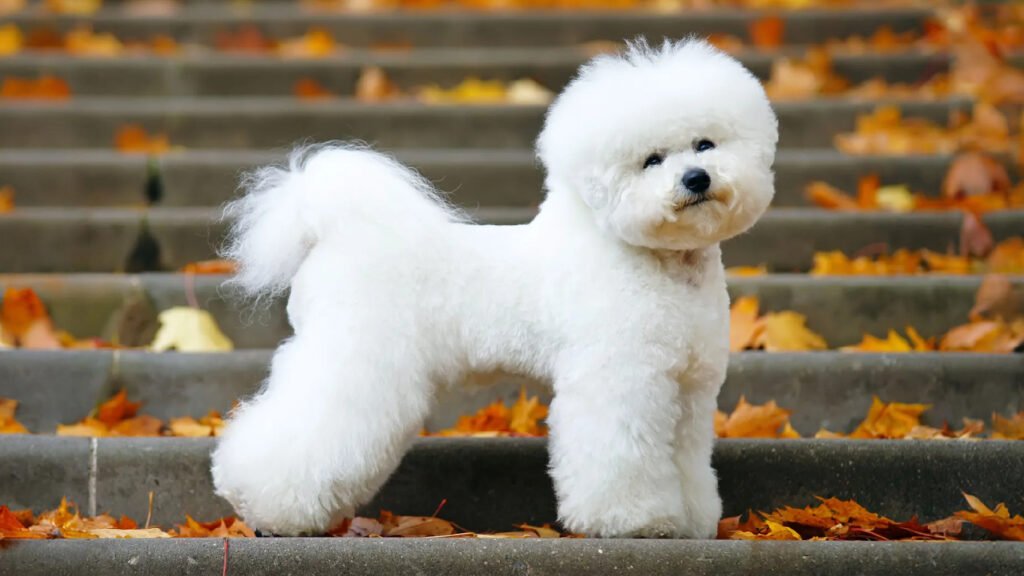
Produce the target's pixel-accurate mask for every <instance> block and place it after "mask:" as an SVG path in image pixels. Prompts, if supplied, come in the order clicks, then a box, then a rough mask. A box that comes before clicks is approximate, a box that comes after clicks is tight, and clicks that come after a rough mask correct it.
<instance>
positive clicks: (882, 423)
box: [849, 396, 931, 438]
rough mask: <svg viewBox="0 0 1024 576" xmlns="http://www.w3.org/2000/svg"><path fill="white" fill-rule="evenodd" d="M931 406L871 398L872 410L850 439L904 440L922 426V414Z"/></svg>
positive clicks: (876, 397)
mask: <svg viewBox="0 0 1024 576" xmlns="http://www.w3.org/2000/svg"><path fill="white" fill-rule="evenodd" d="M929 408H931V405H929V404H904V403H901V402H889V403H886V402H882V401H881V400H880V399H879V398H878V396H872V397H871V409H870V410H869V411H868V415H867V418H865V419H864V421H863V422H861V423H860V425H859V426H857V429H856V430H854V431H853V432H852V433H851V434H850V436H849V437H850V438H903V437H905V436H906V435H907V434H909V433H910V431H911V430H912V429H913V428H914V427H915V426H919V425H920V424H921V414H923V413H924V412H926V411H927V410H928V409H929Z"/></svg>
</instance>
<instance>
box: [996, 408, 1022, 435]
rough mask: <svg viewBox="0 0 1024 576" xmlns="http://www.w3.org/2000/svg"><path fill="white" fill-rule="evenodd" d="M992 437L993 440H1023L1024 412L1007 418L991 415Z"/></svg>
mask: <svg viewBox="0 0 1024 576" xmlns="http://www.w3.org/2000/svg"><path fill="white" fill-rule="evenodd" d="M992 438H993V439H994V440H1024V412H1018V413H1016V414H1014V415H1013V416H1011V417H1009V418H1005V417H1003V416H1001V415H999V414H993V415H992Z"/></svg>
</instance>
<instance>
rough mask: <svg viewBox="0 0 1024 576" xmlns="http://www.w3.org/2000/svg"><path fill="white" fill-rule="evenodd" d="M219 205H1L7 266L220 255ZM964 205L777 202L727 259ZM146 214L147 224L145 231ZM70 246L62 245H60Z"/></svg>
mask: <svg viewBox="0 0 1024 576" xmlns="http://www.w3.org/2000/svg"><path fill="white" fill-rule="evenodd" d="M469 214H470V216H471V217H473V218H474V219H475V220H476V221H477V222H481V223H486V224H522V223H525V222H529V221H530V220H531V219H532V218H533V216H534V215H535V214H536V209H535V208H508V207H481V208H477V209H473V210H469ZM219 216H220V213H219V211H218V210H217V209H215V208H210V207H207V208H155V209H151V210H148V211H146V210H141V209H131V208H129V209H119V208H81V209H77V210H73V211H68V210H64V209H60V208H25V209H19V210H15V211H14V212H12V213H10V214H7V215H0V237H3V238H10V239H12V240H11V241H13V242H16V243H18V244H19V247H20V249H19V250H5V251H0V272H4V273H50V272H120V271H125V270H130V268H127V266H128V263H129V260H130V257H131V256H132V254H133V253H135V247H136V246H137V245H138V243H139V242H140V236H145V237H146V238H148V239H150V240H151V241H152V242H153V243H155V244H156V246H157V247H158V248H159V255H158V257H157V258H155V260H154V261H153V262H152V263H151V264H150V267H149V268H147V270H162V271H173V270H177V269H180V268H181V267H182V266H184V265H185V264H188V263H189V262H195V261H198V260H207V259H210V258H214V257H216V251H217V247H218V246H220V245H221V244H222V241H223V236H224V234H225V230H226V225H225V223H223V222H219V221H218V218H219ZM962 219H963V215H962V214H961V213H959V212H945V213H926V212H917V213H909V214H893V213H855V212H828V211H821V210H815V209H800V208H777V209H773V210H770V211H769V212H768V213H767V214H766V215H765V216H764V217H763V218H762V219H761V221H760V222H758V223H757V224H756V225H755V226H754V228H753V229H752V230H751V231H749V232H747V233H745V234H742V235H740V236H737V237H736V238H733V239H731V240H728V241H726V242H725V243H724V244H723V248H722V251H723V258H724V261H725V264H726V266H740V265H765V266H767V267H768V268H769V270H771V271H773V272H801V271H807V270H808V269H810V268H811V266H812V263H813V258H814V253H815V252H818V251H827V250H840V251H842V252H844V253H846V254H850V255H853V254H856V253H858V252H860V251H861V250H863V249H865V248H869V249H871V250H872V252H877V251H878V249H879V247H880V246H883V245H884V246H886V247H888V248H889V249H890V250H895V249H898V248H911V249H919V248H927V249H930V250H934V251H938V252H943V253H945V252H948V251H950V250H951V249H953V250H955V249H956V246H957V245H958V242H959V231H960V225H961V222H962ZM985 222H986V224H987V225H988V227H989V228H990V229H991V231H992V233H993V235H994V236H995V238H996V239H997V240H1002V239H1005V238H1009V237H1011V236H1015V235H1019V234H1020V231H1021V230H1022V229H1024V211H1019V210H1017V211H1006V212H995V213H990V214H988V215H986V216H985ZM144 224H145V228H146V230H148V232H146V234H145V235H144V234H143V232H144ZM54 246H61V247H62V249H61V250H54V249H53V247H54Z"/></svg>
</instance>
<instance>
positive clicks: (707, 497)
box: [675, 388, 722, 538]
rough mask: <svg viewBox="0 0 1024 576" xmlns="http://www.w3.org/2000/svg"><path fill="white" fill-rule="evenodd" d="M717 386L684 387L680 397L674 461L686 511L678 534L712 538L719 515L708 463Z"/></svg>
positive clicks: (715, 480)
mask: <svg viewBox="0 0 1024 576" xmlns="http://www.w3.org/2000/svg"><path fill="white" fill-rule="evenodd" d="M717 395H718V392H717V388H715V389H713V390H707V389H701V390H696V391H693V390H687V389H685V388H684V390H683V392H682V397H681V400H680V406H681V407H682V414H681V417H680V418H679V422H678V423H677V424H676V442H675V461H676V466H677V467H678V468H679V476H680V478H681V479H682V483H683V485H682V489H683V506H684V508H685V510H686V512H685V514H684V515H683V516H682V518H680V526H679V527H680V536H683V537H685V538H712V537H714V535H715V533H716V532H717V531H718V520H719V519H720V518H721V517H722V499H721V497H720V496H719V495H718V478H717V477H716V476H715V470H714V469H713V468H712V467H711V453H712V451H713V450H714V444H715V425H714V417H715V410H716V409H717V407H718V405H717V402H716V396H717Z"/></svg>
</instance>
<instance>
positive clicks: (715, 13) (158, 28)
mask: <svg viewBox="0 0 1024 576" xmlns="http://www.w3.org/2000/svg"><path fill="white" fill-rule="evenodd" d="M931 13H932V10H931V9H929V7H927V6H923V7H894V8H887V7H870V8H853V9H847V10H829V9H807V10H798V11H784V12H782V17H783V18H784V26H785V36H784V38H785V40H786V42H789V43H793V44H811V43H816V42H821V41H824V40H827V39H830V38H836V37H844V36H849V35H853V34H860V35H865V34H871V33H873V32H874V31H875V30H877V29H878V28H879V27H880V26H890V27H892V28H893V29H894V30H895V31H897V32H903V31H907V30H919V29H921V28H922V27H923V25H924V21H925V20H926V19H927V18H928V17H929V16H930V15H931ZM761 15H762V13H761V12H759V11H756V10H727V9H720V10H706V11H700V10H679V11H676V12H664V11H655V10H606V11H601V10H573V11H565V10H549V11H548V10H537V11H530V10H523V11H506V10H498V11H475V10H425V11H419V10H409V11H380V12H365V13H359V12H330V11H314V10H304V9H302V8H300V7H298V6H296V5H295V4H294V3H281V2H277V3H265V2H260V3H251V4H248V3H247V4H244V5H241V8H240V7H239V5H237V4H235V3H227V2H211V3H204V4H199V3H192V4H190V5H189V6H188V7H187V9H184V10H180V11H178V12H177V13H175V14H174V15H173V16H171V17H167V16H142V15H138V14H131V13H130V12H129V11H127V10H123V9H121V8H114V7H110V8H104V9H102V10H101V11H99V12H97V13H96V14H94V15H91V16H89V17H88V19H87V21H88V22H89V23H91V24H92V25H93V26H94V28H95V30H96V31H98V32H112V33H114V34H115V35H117V36H118V37H119V38H122V39H125V40H128V39H136V40H145V39H148V38H150V37H152V36H153V35H156V34H165V35H169V36H172V37H174V38H176V39H178V40H179V41H180V42H196V43H200V44H207V45H209V44H212V43H213V42H214V40H215V39H216V37H217V34H218V33H219V32H222V31H224V30H226V29H233V28H235V27H237V26H238V25H240V24H247V25H254V26H257V27H258V28H259V29H260V30H262V31H263V32H264V33H265V34H266V35H267V36H268V37H270V38H288V37H294V36H298V35H301V34H304V33H305V32H306V31H307V30H308V29H309V28H310V27H312V26H316V27H320V28H324V29H326V30H328V31H329V32H331V34H332V35H333V36H334V38H335V39H336V40H337V41H338V42H339V43H341V44H344V45H346V46H374V45H380V44H411V45H413V46H416V47H421V46H450V47H465V46H491V47H497V46H551V45H566V44H570V45H571V44H578V43H581V42H589V41H596V40H614V41H620V40H621V39H623V38H630V37H633V36H636V35H638V34H644V35H647V36H648V37H649V38H652V39H659V38H662V37H682V36H686V35H688V34H697V35H707V34H711V33H716V32H717V33H725V34H732V35H736V36H739V37H741V38H749V36H748V33H747V29H748V27H749V24H750V23H751V22H752V21H753V20H755V19H757V18H759V17H761ZM4 18H5V20H6V21H9V22H13V23H15V24H17V25H19V26H21V27H25V28H33V27H39V26H53V27H56V28H57V29H59V30H66V29H68V28H70V27H72V26H73V25H75V24H77V23H79V22H81V21H82V20H83V19H82V18H81V17H76V16H73V15H50V14H45V13H35V14H32V13H27V12H22V13H16V14H12V15H7V16H5V17H4Z"/></svg>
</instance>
